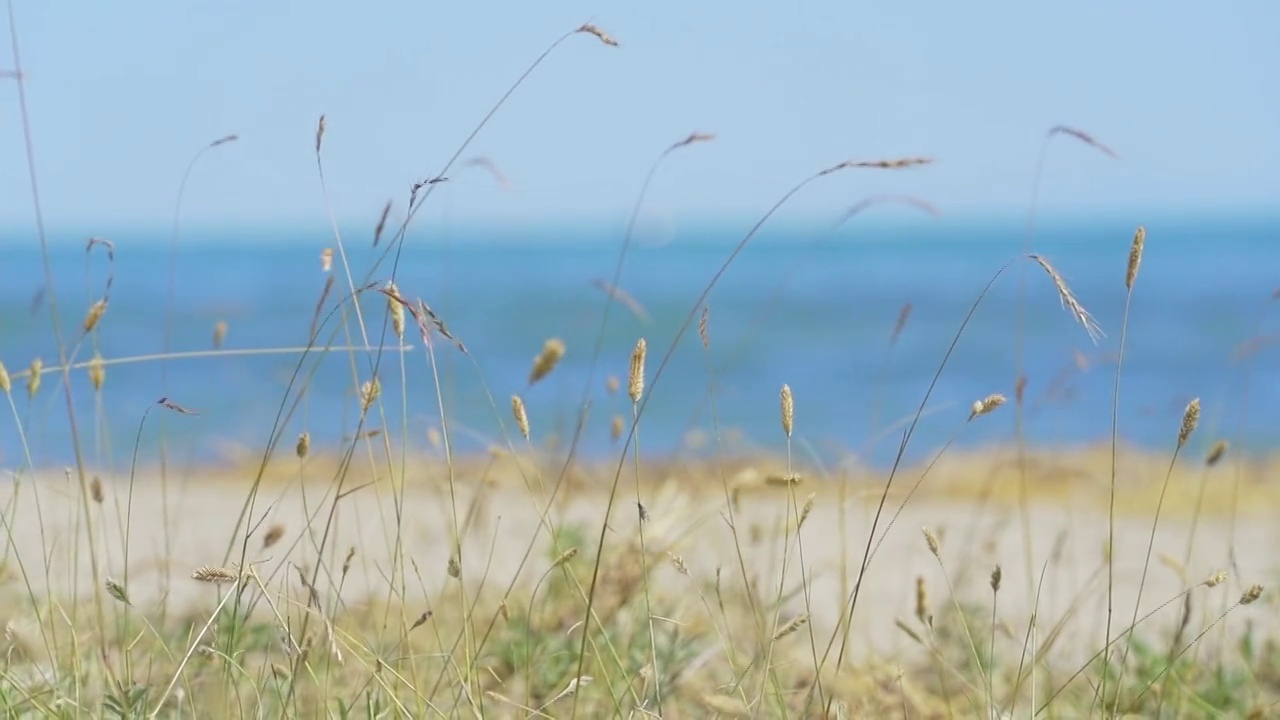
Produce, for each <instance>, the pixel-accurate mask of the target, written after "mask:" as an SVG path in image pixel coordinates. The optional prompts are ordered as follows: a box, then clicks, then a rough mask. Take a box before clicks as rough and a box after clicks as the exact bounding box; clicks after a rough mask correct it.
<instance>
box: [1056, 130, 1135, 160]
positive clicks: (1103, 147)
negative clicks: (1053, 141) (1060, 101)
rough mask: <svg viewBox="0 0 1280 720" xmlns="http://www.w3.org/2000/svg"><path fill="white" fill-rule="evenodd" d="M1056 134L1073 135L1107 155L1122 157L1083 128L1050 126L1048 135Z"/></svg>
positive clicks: (1117, 158) (1116, 157)
mask: <svg viewBox="0 0 1280 720" xmlns="http://www.w3.org/2000/svg"><path fill="white" fill-rule="evenodd" d="M1054 135H1067V136H1069V137H1073V138H1075V139H1077V140H1079V141H1080V142H1082V143H1084V144H1086V145H1088V146H1089V147H1092V148H1094V149H1095V150H1098V151H1099V152H1101V153H1103V154H1105V155H1109V156H1111V157H1113V158H1115V159H1116V160H1119V159H1120V156H1119V155H1118V154H1116V151H1115V150H1112V149H1111V148H1109V147H1107V146H1106V145H1103V144H1102V143H1100V142H1098V140H1097V139H1096V138H1094V137H1093V136H1092V135H1090V134H1089V133H1087V132H1085V131H1083V130H1080V129H1079V128H1073V127H1070V126H1067V125H1055V126H1053V127H1051V128H1049V132H1048V134H1047V137H1050V138H1051V137H1053V136H1054Z"/></svg>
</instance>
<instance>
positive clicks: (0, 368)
mask: <svg viewBox="0 0 1280 720" xmlns="http://www.w3.org/2000/svg"><path fill="white" fill-rule="evenodd" d="M11 390H13V381H12V380H11V379H10V378H9V369H8V368H6V367H5V366H4V363H2V362H0V391H3V392H4V394H5V395H8V394H9V392H10V391H11Z"/></svg>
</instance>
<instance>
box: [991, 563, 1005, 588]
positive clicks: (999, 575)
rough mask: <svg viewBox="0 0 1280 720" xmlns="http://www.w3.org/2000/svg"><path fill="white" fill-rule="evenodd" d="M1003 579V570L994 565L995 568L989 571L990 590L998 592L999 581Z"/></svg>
mask: <svg viewBox="0 0 1280 720" xmlns="http://www.w3.org/2000/svg"><path fill="white" fill-rule="evenodd" d="M1003 579H1004V571H1003V570H1001V569H1000V566H999V565H996V569H995V570H992V571H991V592H1000V581H1001V580H1003Z"/></svg>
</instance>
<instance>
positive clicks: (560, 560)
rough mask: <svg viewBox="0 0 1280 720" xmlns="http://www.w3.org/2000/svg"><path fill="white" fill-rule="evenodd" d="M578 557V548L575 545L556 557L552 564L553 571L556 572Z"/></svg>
mask: <svg viewBox="0 0 1280 720" xmlns="http://www.w3.org/2000/svg"><path fill="white" fill-rule="evenodd" d="M576 557H578V548H577V546H576V545H575V546H574V547H571V548H569V549H568V550H565V551H564V552H562V553H560V554H559V555H558V556H556V559H555V561H554V562H552V563H551V569H552V570H555V569H557V568H559V567H561V566H563V565H564V564H565V563H567V562H569V561H570V560H572V559H574V558H576Z"/></svg>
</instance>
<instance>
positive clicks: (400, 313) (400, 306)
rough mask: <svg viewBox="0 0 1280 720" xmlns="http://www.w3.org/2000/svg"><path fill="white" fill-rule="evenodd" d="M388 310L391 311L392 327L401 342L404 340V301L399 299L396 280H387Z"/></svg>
mask: <svg viewBox="0 0 1280 720" xmlns="http://www.w3.org/2000/svg"><path fill="white" fill-rule="evenodd" d="M386 295H387V312H389V313H391V329H392V330H394V331H395V333H396V337H398V338H400V342H402V343H403V342H404V303H402V302H400V301H399V299H398V298H399V297H400V289H399V288H397V287H396V284H395V283H394V282H390V281H388V282H387V292H386Z"/></svg>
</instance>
